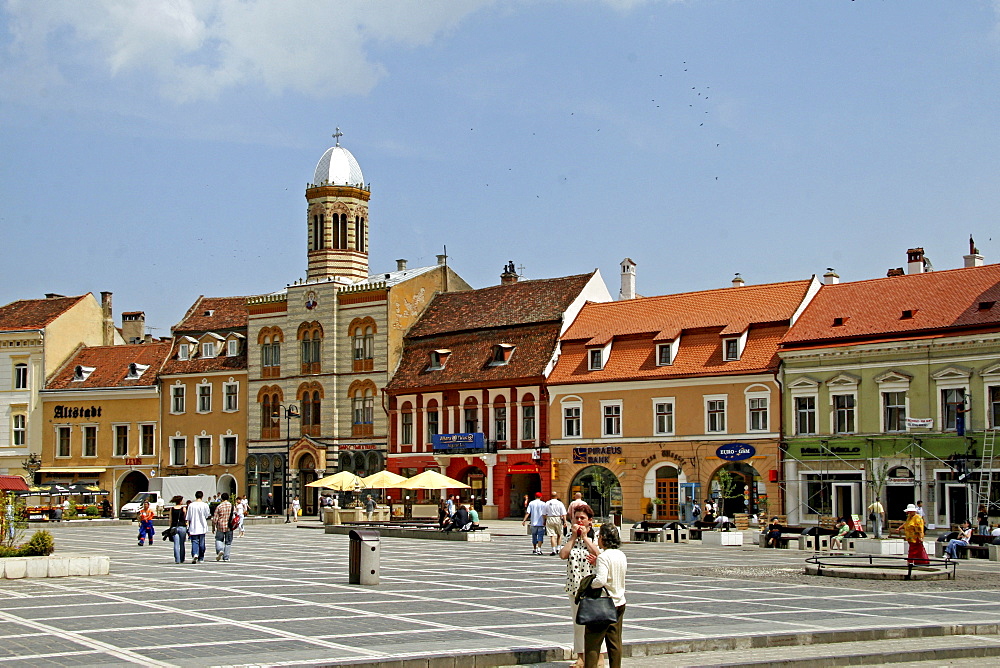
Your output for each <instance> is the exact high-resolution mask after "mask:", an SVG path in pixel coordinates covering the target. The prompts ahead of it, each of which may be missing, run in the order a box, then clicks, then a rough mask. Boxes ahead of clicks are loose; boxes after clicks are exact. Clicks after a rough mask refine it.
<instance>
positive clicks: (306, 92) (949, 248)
mask: <svg viewBox="0 0 1000 668" xmlns="http://www.w3.org/2000/svg"><path fill="white" fill-rule="evenodd" d="M80 8H81V5H80V4H79V3H78V2H76V1H75V0H72V1H69V0H46V1H45V2H37V1H36V0H0V229H2V241H0V267H2V269H0V304H2V303H7V302H10V301H13V300H16V299H22V298H37V297H42V296H43V295H44V294H45V293H48V292H56V293H60V294H65V295H75V294H83V293H86V292H93V293H94V294H97V293H98V292H99V291H101V290H110V291H112V292H113V293H114V309H115V312H116V314H120V313H121V312H122V311H139V310H141V311H145V312H146V317H147V323H148V324H149V325H150V327H151V332H152V334H153V335H154V336H166V335H168V334H169V331H170V327H171V326H172V325H174V324H176V323H177V322H179V321H180V320H181V318H182V316H183V315H184V312H185V311H186V310H187V308H189V307H190V306H191V304H193V303H194V301H195V299H197V297H198V296H199V295H202V294H204V295H207V296H217V297H221V296H235V295H252V294H260V293H267V292H272V291H275V290H279V289H281V288H283V287H284V286H285V285H286V284H288V283H291V282H294V281H295V280H298V279H300V278H303V277H304V276H305V271H306V206H305V205H306V202H305V195H304V193H305V186H306V184H307V183H308V182H309V181H310V180H311V178H312V175H313V171H314V169H315V166H316V162H317V161H318V160H319V158H320V156H321V155H322V154H323V152H324V151H325V150H326V149H327V148H328V147H330V146H332V145H333V143H334V140H333V138H332V137H331V135H332V134H333V133H334V131H335V129H336V128H337V127H339V128H340V129H341V131H342V132H343V133H344V136H343V137H342V139H341V145H342V146H344V147H345V148H347V149H348V150H350V151H351V152H352V153H353V154H354V156H355V158H356V159H357V160H358V162H359V163H360V165H361V168H362V170H363V172H364V176H365V180H366V181H367V182H368V183H369V184H370V186H371V202H370V224H371V231H370V267H371V271H372V272H373V273H380V272H384V271H388V270H392V269H394V268H395V260H396V259H397V258H405V259H407V260H408V261H409V266H410V267H416V266H424V265H430V264H434V263H435V261H436V260H435V256H436V255H437V254H439V253H442V252H443V249H444V248H445V247H447V253H448V256H449V264H450V265H451V266H452V268H454V269H455V271H457V272H458V273H459V275H461V276H462V277H463V278H464V279H465V280H466V281H468V282H469V283H470V284H471V285H472V286H473V287H486V286H489V285H494V284H496V283H498V282H499V275H500V273H501V271H502V269H503V266H504V264H505V263H506V262H507V261H508V260H512V261H513V262H514V263H515V265H516V266H517V267H519V268H523V269H521V271H522V273H523V277H524V278H526V279H533V278H547V277H554V276H564V275H569V274H577V273H584V272H588V271H591V270H593V269H595V268H599V269H600V270H601V273H602V275H603V276H604V278H605V281H606V282H607V284H608V287H609V289H610V291H611V293H612V295H617V293H618V287H619V271H620V270H619V262H620V261H621V260H622V259H623V258H625V257H629V258H632V259H633V260H634V261H635V262H636V263H637V269H636V275H637V292H638V293H639V294H641V295H658V294H669V293H675V292H686V291H691V290H702V289H711V288H718V287H727V286H729V285H730V281H731V280H732V278H733V276H734V274H735V273H737V272H738V273H740V274H741V275H742V277H743V278H744V280H746V282H747V283H748V284H756V283H767V282H776V281H786V280H798V279H802V278H808V277H809V276H811V275H813V274H817V275H822V274H823V273H824V272H825V271H826V270H827V268H828V267H832V268H834V269H835V270H836V272H837V273H838V274H839V275H840V276H841V279H842V280H845V281H849V280H863V279H869V278H877V277H881V276H884V275H885V272H886V270H887V269H889V268H890V267H900V266H905V264H906V249H907V248H910V247H916V246H922V247H924V248H925V250H926V253H927V256H928V257H929V258H930V260H931V261H932V263H933V265H934V267H935V268H936V269H938V270H941V269H949V268H955V267H960V266H962V255H964V254H966V253H968V248H969V246H968V243H969V242H968V240H969V236H970V235H973V236H974V237H975V241H976V245H977V246H978V248H979V250H980V252H981V253H982V254H983V255H984V256H985V257H986V262H988V263H994V262H998V261H1000V229H997V227H996V225H995V222H996V220H997V219H998V217H1000V188H998V187H997V184H998V182H1000V164H998V157H1000V128H998V122H997V119H998V118H1000V2H996V1H990V0H964V1H963V2H944V1H936V2H929V1H923V0H908V1H907V2H905V3H900V2H893V1H889V0H856V1H854V0H823V1H822V2H802V0H769V1H767V2H751V1H737V0H674V1H669V0H497V1H489V0H413V1H402V0H399V1H393V0H385V1H383V2H355V1H352V0H338V1H336V2H333V1H319V0H284V1H282V2H271V1H266V0H170V1H166V0H163V1H154V0H150V1H148V2H128V1H125V0H90V1H89V2H88V3H86V11H81V10H80ZM994 234H997V239H995V240H994V239H992V236H993V235H994ZM116 320H117V321H119V322H120V318H119V317H118V316H117V315H116Z"/></svg>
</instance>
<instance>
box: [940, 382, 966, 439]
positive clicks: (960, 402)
mask: <svg viewBox="0 0 1000 668" xmlns="http://www.w3.org/2000/svg"><path fill="white" fill-rule="evenodd" d="M941 404H942V406H941V417H942V422H943V423H944V424H943V425H942V426H943V428H944V430H945V431H955V430H957V429H958V421H959V420H960V419H962V420H964V419H965V415H964V412H965V411H964V407H965V390H964V389H962V388H957V389H954V390H941Z"/></svg>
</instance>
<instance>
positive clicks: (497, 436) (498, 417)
mask: <svg viewBox="0 0 1000 668" xmlns="http://www.w3.org/2000/svg"><path fill="white" fill-rule="evenodd" d="M493 440H495V441H506V440H507V407H506V406H496V407H494V408H493Z"/></svg>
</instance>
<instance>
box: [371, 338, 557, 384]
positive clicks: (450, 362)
mask: <svg viewBox="0 0 1000 668" xmlns="http://www.w3.org/2000/svg"><path fill="white" fill-rule="evenodd" d="M559 328H560V323H558V322H554V323H542V324H535V325H525V326H520V327H505V328H493V329H484V330H479V331H475V332H464V333H461V334H445V335H442V336H432V337H425V338H421V339H418V340H416V341H410V342H408V343H407V345H406V348H405V350H404V352H403V359H402V360H401V361H400V363H399V367H398V368H397V369H396V373H395V374H393V377H392V380H391V381H390V382H389V385H388V389H389V391H390V392H391V393H393V394H399V393H402V392H404V391H406V390H409V389H417V388H423V387H428V386H437V385H452V384H457V383H461V384H467V383H484V384H491V383H494V382H500V381H503V382H510V381H513V380H521V379H529V378H530V379H534V381H535V382H537V381H539V380H540V379H541V377H542V374H543V372H544V371H545V367H546V365H547V364H548V363H549V360H550V359H551V358H552V353H553V351H554V350H555V346H556V342H557V341H558V338H559ZM501 343H507V344H512V345H514V346H515V347H514V351H513V353H512V354H511V356H510V359H509V360H508V361H507V363H506V364H503V365H498V366H492V365H490V362H491V361H492V359H493V351H494V346H495V345H497V344H501ZM442 348H443V349H447V350H450V351H451V354H450V355H449V356H448V359H447V362H446V364H445V366H444V368H443V369H438V370H435V371H429V370H428V369H427V367H428V364H429V363H430V353H431V351H433V350H440V349H442Z"/></svg>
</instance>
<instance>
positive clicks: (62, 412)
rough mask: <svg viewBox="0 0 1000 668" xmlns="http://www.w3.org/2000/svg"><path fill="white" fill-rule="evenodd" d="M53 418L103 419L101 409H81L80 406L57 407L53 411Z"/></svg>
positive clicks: (95, 407) (98, 407)
mask: <svg viewBox="0 0 1000 668" xmlns="http://www.w3.org/2000/svg"><path fill="white" fill-rule="evenodd" d="M52 417H53V418H54V419H56V420H66V419H68V418H96V417H101V407H100V406H91V407H90V408H80V407H79V406H55V407H54V408H53V410H52Z"/></svg>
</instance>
